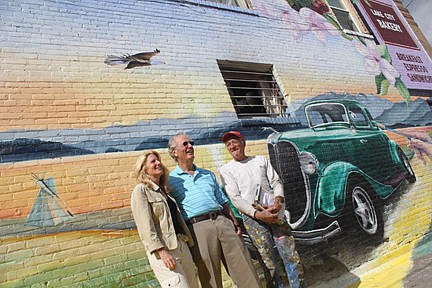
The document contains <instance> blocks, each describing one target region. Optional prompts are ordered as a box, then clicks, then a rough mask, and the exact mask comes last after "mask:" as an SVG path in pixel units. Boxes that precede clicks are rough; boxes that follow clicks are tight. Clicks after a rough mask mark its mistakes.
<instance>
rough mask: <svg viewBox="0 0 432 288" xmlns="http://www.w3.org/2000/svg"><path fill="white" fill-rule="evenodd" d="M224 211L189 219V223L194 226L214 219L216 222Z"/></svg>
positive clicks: (211, 212)
mask: <svg viewBox="0 0 432 288" xmlns="http://www.w3.org/2000/svg"><path fill="white" fill-rule="evenodd" d="M222 214H223V213H222V210H215V211H210V212H209V213H206V214H201V215H198V216H195V217H191V218H189V220H188V221H187V222H189V223H190V224H194V223H197V222H201V221H204V220H208V219H212V220H215V219H216V218H217V217H218V216H219V215H222Z"/></svg>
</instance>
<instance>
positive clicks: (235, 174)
mask: <svg viewBox="0 0 432 288" xmlns="http://www.w3.org/2000/svg"><path fill="white" fill-rule="evenodd" d="M219 173H220V176H221V180H222V184H223V186H224V188H225V191H226V193H227V194H228V196H229V197H230V199H231V201H232V204H233V205H234V206H235V207H236V208H237V209H239V210H240V211H241V212H242V213H244V214H246V215H248V216H250V217H253V216H254V213H255V210H256V209H255V208H253V207H252V204H253V203H254V202H255V200H257V201H258V202H259V203H260V204H264V205H271V204H272V203H271V201H273V198H274V197H276V196H282V197H284V191H283V185H282V183H281V181H280V178H279V176H278V174H277V173H276V171H275V170H274V169H273V167H272V166H271V164H270V162H269V160H268V159H267V158H266V157H264V156H252V157H248V158H247V159H246V160H243V161H235V160H234V159H233V160H231V161H230V162H228V163H227V164H225V165H223V166H222V167H221V168H220V169H219Z"/></svg>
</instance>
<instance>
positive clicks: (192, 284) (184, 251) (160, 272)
mask: <svg viewBox="0 0 432 288" xmlns="http://www.w3.org/2000/svg"><path fill="white" fill-rule="evenodd" d="M177 240H178V247H177V248H176V249H174V250H169V252H170V254H171V255H172V256H173V257H174V258H175V259H176V263H177V265H176V269H175V270H170V269H168V268H167V267H166V266H165V264H164V263H163V262H162V260H161V259H159V258H157V257H156V255H155V253H149V252H147V258H148V260H149V262H150V267H151V268H152V270H153V272H154V273H155V275H156V278H157V280H158V281H159V283H160V285H161V287H162V288H170V287H176V288H198V279H197V277H196V275H195V265H194V263H193V260H192V255H191V253H190V251H189V247H188V246H187V244H186V242H184V241H183V240H181V239H177Z"/></svg>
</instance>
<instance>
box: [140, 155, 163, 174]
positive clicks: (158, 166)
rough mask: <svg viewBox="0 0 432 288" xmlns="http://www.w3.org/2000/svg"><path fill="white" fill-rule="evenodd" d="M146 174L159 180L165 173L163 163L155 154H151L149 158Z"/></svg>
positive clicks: (145, 169) (145, 168)
mask: <svg viewBox="0 0 432 288" xmlns="http://www.w3.org/2000/svg"><path fill="white" fill-rule="evenodd" d="M144 172H145V173H146V174H147V175H149V176H150V177H152V178H155V179H159V178H160V176H162V174H163V173H164V169H163V167H162V163H161V162H160V161H159V159H158V158H157V157H156V155H154V154H150V155H149V156H148V157H147V161H146V164H145V167H144Z"/></svg>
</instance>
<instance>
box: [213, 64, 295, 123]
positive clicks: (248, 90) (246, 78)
mask: <svg viewBox="0 0 432 288" xmlns="http://www.w3.org/2000/svg"><path fill="white" fill-rule="evenodd" d="M218 65H219V69H220V71H221V74H222V77H223V78H224V80H225V84H226V87H227V89H228V93H229V95H230V97H231V101H232V103H233V105H234V109H235V111H236V113H237V116H238V117H239V118H254V117H285V116H286V115H285V110H286V108H287V104H286V101H285V98H284V96H283V94H282V92H281V89H280V87H279V85H278V83H277V81H276V79H275V77H274V74H273V72H274V71H273V65H270V64H258V63H247V62H237V61H222V60H218Z"/></svg>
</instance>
